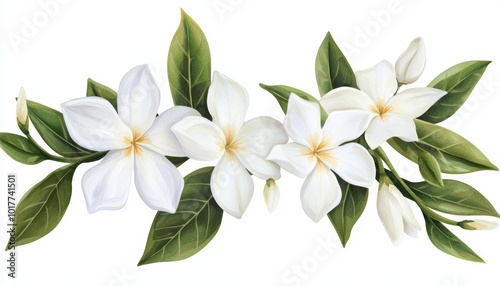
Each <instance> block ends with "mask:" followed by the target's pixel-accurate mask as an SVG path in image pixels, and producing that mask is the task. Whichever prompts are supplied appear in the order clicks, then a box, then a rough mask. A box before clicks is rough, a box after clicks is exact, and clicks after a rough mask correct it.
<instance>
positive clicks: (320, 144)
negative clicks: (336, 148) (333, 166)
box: [305, 134, 336, 162]
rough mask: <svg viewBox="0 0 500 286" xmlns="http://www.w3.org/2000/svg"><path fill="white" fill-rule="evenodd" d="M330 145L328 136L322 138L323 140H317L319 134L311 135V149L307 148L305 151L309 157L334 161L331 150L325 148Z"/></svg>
mask: <svg viewBox="0 0 500 286" xmlns="http://www.w3.org/2000/svg"><path fill="white" fill-rule="evenodd" d="M329 145H330V140H329V139H328V138H323V140H321V141H320V140H319V135H317V134H316V135H315V136H313V138H311V140H310V145H309V146H311V149H309V148H308V150H307V151H306V154H305V155H307V156H309V157H310V159H314V158H316V160H321V161H328V162H335V161H336V159H335V157H334V155H333V151H332V150H331V149H327V146H329Z"/></svg>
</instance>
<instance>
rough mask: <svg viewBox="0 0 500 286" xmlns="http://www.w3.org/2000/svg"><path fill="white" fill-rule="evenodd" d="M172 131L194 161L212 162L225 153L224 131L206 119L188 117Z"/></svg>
mask: <svg viewBox="0 0 500 286" xmlns="http://www.w3.org/2000/svg"><path fill="white" fill-rule="evenodd" d="M171 130H172V132H173V133H174V134H175V137H177V140H179V143H180V146H181V147H182V150H183V151H184V153H185V154H186V155H187V156H188V157H190V158H192V159H195V160H201V161H211V160H216V159H218V158H220V157H221V156H222V154H223V153H224V150H225V145H226V142H225V138H224V134H223V133H222V130H221V129H220V128H219V127H218V126H217V125H215V124H214V123H213V122H211V121H210V120H208V119H206V118H204V117H199V116H188V117H186V118H184V119H182V120H181V121H179V122H177V123H176V124H174V126H172V128H171Z"/></svg>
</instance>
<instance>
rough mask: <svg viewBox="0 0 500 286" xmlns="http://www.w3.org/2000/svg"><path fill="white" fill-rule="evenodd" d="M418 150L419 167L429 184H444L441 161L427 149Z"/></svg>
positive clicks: (439, 185)
mask: <svg viewBox="0 0 500 286" xmlns="http://www.w3.org/2000/svg"><path fill="white" fill-rule="evenodd" d="M417 150H418V169H419V170H420V174H421V175H422V177H423V178H424V180H425V181H427V182H428V183H429V184H432V185H435V186H438V187H441V186H443V179H442V178H441V168H439V163H438V161H437V160H436V158H434V156H432V154H431V153H429V152H427V151H425V150H424V149H417Z"/></svg>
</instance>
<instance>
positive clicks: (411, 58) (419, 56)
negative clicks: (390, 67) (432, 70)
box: [395, 37, 426, 84]
mask: <svg viewBox="0 0 500 286" xmlns="http://www.w3.org/2000/svg"><path fill="white" fill-rule="evenodd" d="M425 61H426V56H425V44H424V40H423V39H422V38H420V37H417V38H415V39H414V40H413V41H411V43H410V45H409V46H408V48H406V50H405V51H404V52H403V53H402V54H401V55H400V56H399V58H398V60H397V61H396V66H395V68H396V77H397V79H398V81H399V82H400V83H403V84H410V83H414V82H415V81H416V80H417V79H418V78H419V77H420V75H422V72H423V71H424V68H425Z"/></svg>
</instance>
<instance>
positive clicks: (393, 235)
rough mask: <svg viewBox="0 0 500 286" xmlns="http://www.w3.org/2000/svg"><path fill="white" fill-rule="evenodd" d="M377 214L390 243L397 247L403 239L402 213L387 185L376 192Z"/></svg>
mask: <svg viewBox="0 0 500 286" xmlns="http://www.w3.org/2000/svg"><path fill="white" fill-rule="evenodd" d="M377 212H378V216H379V218H380V221H381V222H382V224H383V225H384V228H385V231H387V234H388V235H389V237H390V239H391V241H392V243H393V244H394V245H398V244H399V242H400V241H401V238H402V237H403V230H404V223H403V213H402V210H401V207H400V206H399V203H398V200H397V199H396V198H395V197H394V196H393V195H392V194H391V192H390V191H389V188H388V186H387V185H384V186H383V187H381V188H380V190H379V191H378V196H377Z"/></svg>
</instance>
